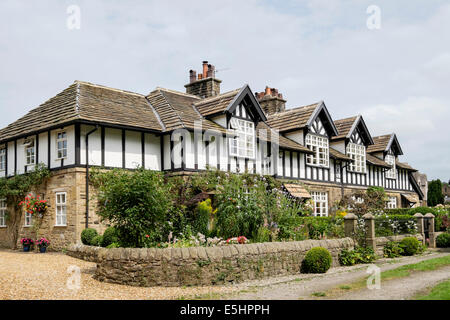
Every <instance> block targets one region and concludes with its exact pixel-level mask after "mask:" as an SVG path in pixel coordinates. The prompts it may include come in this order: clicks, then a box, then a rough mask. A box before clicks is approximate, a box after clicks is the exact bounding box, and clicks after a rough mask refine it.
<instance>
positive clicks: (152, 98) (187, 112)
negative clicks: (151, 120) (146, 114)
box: [147, 88, 226, 133]
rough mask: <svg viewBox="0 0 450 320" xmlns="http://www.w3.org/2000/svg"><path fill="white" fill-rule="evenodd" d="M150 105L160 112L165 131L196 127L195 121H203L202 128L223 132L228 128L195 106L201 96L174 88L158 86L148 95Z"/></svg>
mask: <svg viewBox="0 0 450 320" xmlns="http://www.w3.org/2000/svg"><path fill="white" fill-rule="evenodd" d="M147 99H148V101H149V102H150V105H151V106H152V107H153V108H154V109H155V110H156V112H157V113H158V114H159V117H160V119H161V121H162V123H163V124H164V127H165V131H171V130H175V129H181V128H185V129H194V122H195V121H202V129H204V130H206V129H214V130H218V131H220V132H222V133H225V132H226V129H225V128H223V127H222V126H220V125H218V124H216V123H215V122H214V121H210V120H207V119H205V118H203V117H202V116H201V115H200V113H198V111H197V110H196V109H195V108H194V106H193V104H194V102H197V101H199V100H200V98H198V97H196V96H193V95H189V94H185V93H182V92H177V91H173V90H168V89H163V88H157V89H156V90H154V91H152V92H151V93H150V94H149V95H148V96H147Z"/></svg>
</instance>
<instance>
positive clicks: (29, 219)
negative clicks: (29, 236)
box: [23, 211, 33, 227]
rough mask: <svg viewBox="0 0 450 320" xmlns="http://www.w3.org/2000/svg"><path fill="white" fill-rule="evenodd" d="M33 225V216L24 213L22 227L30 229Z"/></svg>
mask: <svg viewBox="0 0 450 320" xmlns="http://www.w3.org/2000/svg"><path fill="white" fill-rule="evenodd" d="M32 225H33V215H32V214H31V213H28V212H27V211H25V221H24V225H23V226H24V227H31V226H32Z"/></svg>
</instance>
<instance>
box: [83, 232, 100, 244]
mask: <svg viewBox="0 0 450 320" xmlns="http://www.w3.org/2000/svg"><path fill="white" fill-rule="evenodd" d="M95 236H98V232H97V230H95V229H92V228H86V229H84V230H83V231H81V242H82V243H83V244H84V245H87V246H88V245H90V244H91V242H92V239H93V238H94V237H95Z"/></svg>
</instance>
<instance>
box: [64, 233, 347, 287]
mask: <svg viewBox="0 0 450 320" xmlns="http://www.w3.org/2000/svg"><path fill="white" fill-rule="evenodd" d="M354 246H355V242H354V241H353V239H351V238H343V239H332V240H305V241H293V242H267V243H254V244H240V245H226V246H217V247H191V248H165V249H156V248H148V249H147V248H145V249H132V248H113V249H106V248H100V247H91V246H83V245H72V246H71V247H70V248H69V250H68V252H67V254H68V255H70V256H73V257H76V258H79V259H84V260H87V261H92V262H96V263H97V269H96V272H95V276H94V277H95V278H96V279H97V280H100V281H106V282H112V283H119V284H127V285H133V286H146V287H150V286H185V285H196V286H197V285H214V284H223V283H229V282H240V281H245V280H253V279H260V278H265V277H270V276H280V275H290V274H297V273H299V272H300V265H301V263H302V261H303V259H304V257H305V255H306V252H307V251H308V250H310V249H311V248H313V247H324V248H326V249H328V251H330V253H331V256H332V258H333V266H338V265H339V257H338V255H339V253H340V252H341V250H342V249H353V248H354Z"/></svg>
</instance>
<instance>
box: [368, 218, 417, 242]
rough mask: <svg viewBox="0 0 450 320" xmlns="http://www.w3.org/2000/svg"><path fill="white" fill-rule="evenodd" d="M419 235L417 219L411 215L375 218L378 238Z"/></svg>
mask: <svg viewBox="0 0 450 320" xmlns="http://www.w3.org/2000/svg"><path fill="white" fill-rule="evenodd" d="M415 233H417V223H416V219H415V218H414V217H412V216H410V215H407V214H403V215H399V214H397V215H394V214H391V215H387V216H379V217H376V218H375V234H376V236H378V237H382V236H392V235H397V234H415Z"/></svg>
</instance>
